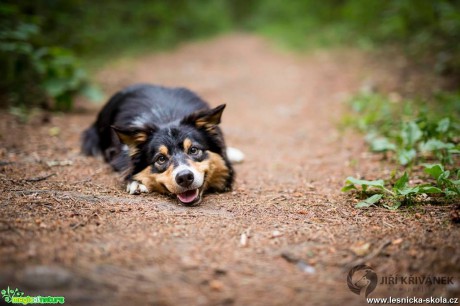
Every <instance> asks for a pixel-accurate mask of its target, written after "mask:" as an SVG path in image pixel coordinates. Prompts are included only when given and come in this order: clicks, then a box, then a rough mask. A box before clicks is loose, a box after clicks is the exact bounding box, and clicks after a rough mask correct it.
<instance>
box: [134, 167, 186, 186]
mask: <svg viewBox="0 0 460 306" xmlns="http://www.w3.org/2000/svg"><path fill="white" fill-rule="evenodd" d="M173 171H174V166H173V165H171V166H169V168H168V169H166V171H164V172H162V173H152V171H151V169H150V166H149V167H147V168H145V169H144V170H142V171H141V172H139V173H137V174H136V175H134V177H133V178H134V179H135V180H136V181H139V182H141V183H142V184H143V185H145V186H146V187H147V189H148V190H149V192H154V191H155V192H159V193H168V191H169V192H172V193H176V192H177V185H176V182H175V180H174V178H173V177H172V172H173ZM165 187H166V188H165Z"/></svg>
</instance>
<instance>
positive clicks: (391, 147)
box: [370, 137, 396, 152]
mask: <svg viewBox="0 0 460 306" xmlns="http://www.w3.org/2000/svg"><path fill="white" fill-rule="evenodd" d="M370 147H371V150H372V151H374V152H385V151H396V145H395V144H393V143H391V142H390V141H389V140H388V138H383V137H382V138H376V139H373V140H371V141H370Z"/></svg>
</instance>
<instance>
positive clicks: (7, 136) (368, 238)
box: [0, 35, 460, 305]
mask: <svg viewBox="0 0 460 306" xmlns="http://www.w3.org/2000/svg"><path fill="white" fill-rule="evenodd" d="M365 65H366V61H365V60H364V59H363V58H362V57H361V56H360V54H359V53H356V52H329V53H327V52H321V53H318V54H310V55H308V56H297V57H296V56H294V55H291V54H283V53H282V52H278V51H275V50H274V49H273V48H272V47H270V45H269V44H267V43H266V42H264V41H263V40H261V39H259V38H255V37H251V36H245V35H231V36H226V37H223V38H219V39H215V40H212V41H209V42H201V43H194V44H190V45H187V46H184V47H182V48H180V49H179V50H177V51H174V52H170V53H167V54H157V55H152V56H147V57H142V58H138V59H134V60H132V59H130V60H126V61H122V62H119V63H114V65H113V66H111V67H108V68H107V69H105V70H103V71H101V72H100V73H99V74H98V76H97V78H98V79H99V80H100V81H101V82H102V84H103V86H104V88H105V89H106V90H107V92H108V93H110V94H111V93H113V92H115V91H116V90H118V89H120V88H121V87H123V86H125V85H128V84H131V83H135V82H152V83H159V84H163V85H173V86H186V87H189V88H190V89H192V90H194V91H196V92H198V93H199V94H200V95H202V96H203V97H204V98H205V99H206V100H208V101H209V102H210V104H212V105H218V104H221V103H227V109H226V111H225V113H224V118H223V130H224V132H225V134H226V138H227V143H228V144H230V145H231V146H235V147H238V148H240V149H241V150H242V151H244V153H245V154H246V161H245V162H244V163H243V164H240V165H237V166H236V171H237V180H236V186H235V189H234V191H233V192H230V193H226V194H221V195H208V196H207V197H205V199H204V202H203V203H202V205H201V206H200V207H195V208H186V207H182V206H179V205H178V204H177V203H176V202H174V201H172V200H171V199H169V198H166V197H163V196H158V195H140V196H129V195H127V194H125V193H124V191H123V187H122V184H121V183H120V179H119V177H118V176H117V175H116V174H114V173H113V172H111V171H110V169H109V168H108V167H107V166H106V165H104V164H103V163H102V162H101V161H100V160H97V159H92V158H86V157H83V156H80V155H79V135H80V133H81V131H82V130H83V129H84V128H85V127H86V126H87V125H89V124H90V123H91V121H92V120H94V118H95V114H96V108H95V107H92V108H93V109H94V111H90V112H86V113H83V114H72V115H54V116H53V117H52V118H51V123H46V124H44V123H42V122H41V121H40V120H39V117H37V118H34V119H32V120H31V122H30V123H28V124H26V125H23V124H19V123H18V122H17V121H16V120H15V119H14V118H13V117H12V116H10V115H8V114H6V113H1V114H0V133H1V138H0V139H1V146H0V150H1V151H0V160H1V161H2V164H1V166H0V180H1V202H0V203H1V204H0V205H1V207H0V235H1V236H0V256H1V257H0V258H1V259H0V264H1V266H2V269H1V273H0V275H1V276H0V285H1V286H0V287H1V289H3V288H6V287H7V286H10V287H14V288H15V287H18V288H21V289H22V291H25V292H26V295H48V294H50V295H63V296H65V297H66V301H67V302H66V304H69V305H128V304H129V305H147V304H148V305H181V304H182V305H223V304H225V305H232V304H235V305H249V304H251V305H335V304H338V303H343V304H344V305H352V304H360V303H364V298H363V297H362V296H361V297H359V296H357V295H355V294H353V293H352V292H351V291H350V290H349V289H348V287H347V283H346V278H347V273H348V271H349V269H350V267H352V266H353V265H354V264H356V263H367V264H369V265H371V266H372V267H373V268H374V270H375V272H376V273H377V274H378V275H379V276H384V275H386V276H388V275H396V274H398V275H408V276H409V275H417V276H420V275H432V276H433V275H435V276H452V277H455V278H454V284H453V285H452V284H451V285H449V286H446V285H437V286H431V287H428V286H415V285H410V286H407V285H405V286H396V287H391V286H388V285H379V286H378V287H377V289H376V291H375V292H374V293H372V295H371V296H374V297H379V296H381V297H385V296H390V295H391V296H418V297H422V296H441V295H443V296H454V297H455V296H456V297H459V296H460V284H459V278H458V277H459V275H460V252H459V250H458V246H459V241H460V230H459V227H458V226H454V225H452V224H450V223H449V222H448V220H449V218H448V213H449V209H450V207H435V206H424V207H420V208H415V209H411V210H405V211H404V210H403V211H399V212H390V211H388V210H384V209H380V208H375V209H371V210H368V211H365V210H356V209H354V208H353V206H354V204H355V203H354V201H353V199H352V198H351V197H350V196H348V195H343V194H342V193H341V192H340V187H341V186H342V183H343V181H344V178H345V177H347V176H348V175H360V176H363V177H366V178H368V179H373V178H376V177H377V176H381V175H382V173H386V172H388V171H391V169H392V168H391V166H389V165H386V164H384V163H381V162H380V161H379V160H378V157H375V156H371V155H369V154H367V153H364V152H366V149H365V146H364V144H363V142H362V140H361V137H360V136H359V135H355V134H352V133H351V132H347V131H339V130H338V128H337V126H338V125H337V122H338V121H339V120H340V117H341V114H342V113H343V109H344V106H343V102H344V99H345V97H346V95H347V94H350V93H353V92H354V91H356V90H357V88H359V85H360V82H361V81H362V80H363V78H364V77H365V76H366V73H369V71H367V70H366V69H364V67H365ZM98 107H99V106H98ZM53 127H58V128H59V130H57V129H53V130H51V132H54V134H57V135H56V136H50V129H51V128H53ZM56 161H59V162H61V165H51V166H50V165H48V164H47V163H49V162H56ZM5 162H11V163H10V164H6V163H5ZM49 174H54V176H51V177H49V178H47V179H44V180H41V181H36V182H34V181H30V179H31V178H32V179H33V178H38V177H41V176H44V175H49ZM25 179H29V181H27V180H25ZM242 234H244V235H245V236H247V237H248V238H247V244H246V245H245V246H243V245H242V244H241V239H242V238H241V237H242ZM243 240H244V238H243ZM387 242H389V243H390V244H389V245H388V243H387ZM366 243H369V244H368V245H366ZM367 246H369V247H367ZM380 247H382V249H381V250H379V248H380ZM353 250H354V251H353ZM357 253H358V254H360V253H361V256H358V255H357ZM366 256H367V257H366ZM363 258H364V259H363ZM40 266H41V268H40ZM50 288H52V289H50ZM401 288H403V290H400V289H401ZM414 288H416V289H414ZM417 288H418V289H417ZM398 290H399V291H398ZM415 290H418V291H415ZM128 301H129V303H128Z"/></svg>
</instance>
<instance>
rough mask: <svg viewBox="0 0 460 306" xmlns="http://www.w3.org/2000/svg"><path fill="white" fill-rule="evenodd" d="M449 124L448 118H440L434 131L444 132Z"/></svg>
mask: <svg viewBox="0 0 460 306" xmlns="http://www.w3.org/2000/svg"><path fill="white" fill-rule="evenodd" d="M449 126H450V119H449V118H444V119H441V120H440V121H439V122H438V126H437V128H436V132H439V133H445V132H447V130H449Z"/></svg>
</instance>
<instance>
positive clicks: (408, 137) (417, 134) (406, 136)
mask: <svg viewBox="0 0 460 306" xmlns="http://www.w3.org/2000/svg"><path fill="white" fill-rule="evenodd" d="M422 135H423V133H422V131H421V130H420V128H419V127H418V125H417V123H415V121H409V122H406V123H405V124H404V125H403V128H402V130H401V139H402V142H403V146H404V147H405V148H412V147H413V146H414V145H415V143H416V142H417V141H418V140H419V139H420V138H422Z"/></svg>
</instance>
